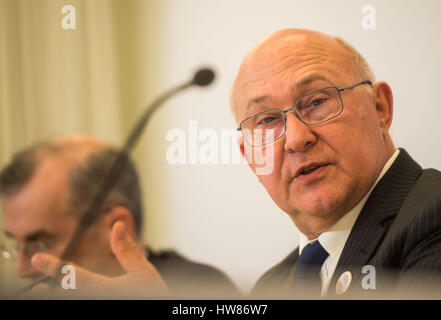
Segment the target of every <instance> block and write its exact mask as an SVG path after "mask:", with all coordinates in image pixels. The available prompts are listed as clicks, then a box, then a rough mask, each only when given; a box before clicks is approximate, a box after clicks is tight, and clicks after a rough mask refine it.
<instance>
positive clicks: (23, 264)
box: [15, 250, 39, 278]
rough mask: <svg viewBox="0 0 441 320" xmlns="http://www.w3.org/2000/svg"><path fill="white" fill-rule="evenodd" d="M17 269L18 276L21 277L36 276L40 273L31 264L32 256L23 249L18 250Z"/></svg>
mask: <svg viewBox="0 0 441 320" xmlns="http://www.w3.org/2000/svg"><path fill="white" fill-rule="evenodd" d="M15 270H16V273H17V276H18V277H20V278H34V277H36V276H38V275H39V273H38V272H37V271H36V270H35V269H34V268H33V266H32V264H31V258H30V257H28V256H27V255H26V253H24V252H23V251H22V250H20V251H18V252H17V261H16V266H15Z"/></svg>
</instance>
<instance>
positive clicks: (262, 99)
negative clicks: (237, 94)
mask: <svg viewBox="0 0 441 320" xmlns="http://www.w3.org/2000/svg"><path fill="white" fill-rule="evenodd" d="M268 98H269V96H260V97H256V98H253V99H250V101H248V104H247V107H246V108H245V112H246V111H248V109H249V108H250V107H251V106H252V105H253V104H259V103H262V102H265V100H267V99H268Z"/></svg>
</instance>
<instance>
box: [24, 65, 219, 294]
mask: <svg viewBox="0 0 441 320" xmlns="http://www.w3.org/2000/svg"><path fill="white" fill-rule="evenodd" d="M214 78H215V73H214V71H213V70H212V69H210V68H202V69H199V70H198V71H197V72H196V73H195V74H194V76H193V78H192V79H191V80H190V81H187V82H185V83H183V84H181V85H178V86H176V87H174V88H172V89H170V90H168V91H166V92H165V93H163V94H162V95H160V96H159V97H158V98H157V99H156V100H154V101H153V102H152V103H151V104H150V105H149V106H147V107H146V109H145V111H144V112H143V113H142V114H141V117H140V118H139V120H138V121H137V122H136V124H135V126H134V127H133V129H132V130H131V132H130V134H129V136H128V138H127V139H126V142H125V143H124V145H123V147H122V148H121V151H120V152H119V154H118V156H117V157H116V159H115V162H114V163H113V165H112V167H111V168H110V170H109V172H108V173H107V175H106V176H105V178H104V179H103V181H102V184H101V186H100V188H99V190H98V192H97V194H96V196H95V198H94V200H93V201H92V202H91V204H90V206H89V207H88V209H87V210H86V211H85V213H84V214H83V215H82V216H81V219H80V221H79V224H78V226H77V228H76V229H75V233H74V235H73V236H72V239H71V240H70V242H69V243H68V245H67V246H66V248H65V250H64V251H63V253H62V255H61V256H60V259H61V260H67V259H68V258H69V256H70V255H71V254H72V253H73V251H74V249H75V247H76V245H77V244H78V241H79V239H80V238H81V236H82V235H83V234H84V232H85V231H86V230H87V229H88V228H89V226H91V225H92V224H93V222H94V221H95V220H96V219H97V218H98V216H99V215H100V210H99V209H100V207H101V205H102V204H103V203H104V201H105V200H106V198H107V196H108V195H109V193H110V191H112V188H113V187H114V186H115V183H116V182H117V180H118V178H119V176H120V173H121V172H122V169H123V168H124V166H125V165H126V164H127V162H128V159H129V158H128V155H129V154H130V151H131V150H132V148H133V147H134V146H135V144H136V143H137V142H138V140H139V138H140V136H141V134H142V132H143V131H144V128H145V126H146V125H147V122H148V121H149V119H150V118H151V116H152V115H153V114H154V113H155V111H156V110H158V108H159V107H160V106H161V105H163V104H164V102H166V101H167V100H168V99H170V98H171V97H173V96H175V95H176V94H178V93H180V92H181V91H184V90H185V89H187V88H190V87H193V86H198V87H205V86H208V85H210V84H211V83H212V82H213V80H214ZM61 267H62V266H59V267H58V269H59V270H58V273H60V270H61ZM51 280H52V281H53V279H52V278H51V277H49V276H43V277H42V278H40V279H38V280H36V281H35V282H33V283H31V284H30V285H27V286H26V287H24V288H22V289H21V290H20V291H18V294H21V293H24V292H26V291H28V290H30V289H32V288H33V287H34V286H35V285H37V284H39V283H42V282H50V281H51Z"/></svg>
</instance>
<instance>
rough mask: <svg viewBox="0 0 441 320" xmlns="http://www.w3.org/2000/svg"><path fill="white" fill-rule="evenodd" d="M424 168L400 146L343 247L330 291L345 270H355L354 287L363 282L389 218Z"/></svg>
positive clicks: (333, 290) (395, 211)
mask: <svg viewBox="0 0 441 320" xmlns="http://www.w3.org/2000/svg"><path fill="white" fill-rule="evenodd" d="M421 171H422V169H421V167H420V166H419V165H418V164H417V163H416V162H415V161H414V160H413V159H412V158H411V157H410V156H409V154H408V153H407V152H406V151H405V150H404V149H400V154H399V155H398V157H397V159H396V160H395V161H394V163H393V164H392V166H391V167H390V169H389V170H388V171H387V172H386V174H385V175H384V176H383V178H382V179H381V180H380V181H379V182H378V184H377V185H376V187H375V188H374V190H373V191H372V193H371V195H370V196H369V198H368V200H367V201H366V204H365V205H364V207H363V209H362V211H361V212H360V215H359V217H358V219H357V221H356V222H355V224H354V227H353V228H352V231H351V233H350V235H349V237H348V240H347V241H346V245H345V247H344V248H343V251H342V254H341V256H340V259H339V261H338V264H337V267H336V269H335V272H334V275H333V278H332V281H331V284H330V286H329V290H328V293H330V294H332V293H334V292H335V287H336V283H337V280H338V278H339V277H340V275H341V274H342V273H343V272H345V271H351V273H352V282H351V287H354V286H357V287H359V286H360V285H361V281H360V279H361V276H362V274H361V268H362V267H363V266H364V265H366V264H368V261H369V259H370V258H371V257H372V256H373V255H374V253H375V251H376V249H377V247H378V246H379V244H380V243H381V240H382V239H383V237H384V236H385V234H386V232H387V230H388V227H387V226H389V225H390V224H386V223H385V222H386V221H388V220H389V219H393V218H394V217H395V216H396V215H397V214H398V212H399V210H400V208H401V205H402V203H403V201H404V199H405V198H406V196H407V194H408V193H409V191H410V189H411V188H412V185H413V184H414V182H415V180H416V179H417V178H418V176H419V175H420V174H421ZM354 284H355V285H354Z"/></svg>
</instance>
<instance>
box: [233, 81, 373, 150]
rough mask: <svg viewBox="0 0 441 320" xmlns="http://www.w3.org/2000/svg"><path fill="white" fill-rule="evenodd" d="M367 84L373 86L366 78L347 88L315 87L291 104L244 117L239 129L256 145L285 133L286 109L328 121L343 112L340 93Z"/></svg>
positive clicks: (304, 118) (306, 118) (316, 121)
mask: <svg viewBox="0 0 441 320" xmlns="http://www.w3.org/2000/svg"><path fill="white" fill-rule="evenodd" d="M364 84H368V85H370V86H372V82H370V81H369V80H365V81H362V82H359V83H356V84H354V85H352V86H350V87H346V88H337V87H326V88H322V89H318V90H314V91H312V92H310V93H308V94H306V95H304V96H302V97H301V98H299V99H297V100H296V102H295V103H294V106H293V107H292V108H289V109H287V110H280V109H274V110H268V111H263V112H259V113H257V114H255V115H252V116H250V117H248V118H246V119H244V120H243V121H242V122H241V123H240V125H239V128H237V130H238V131H241V132H242V134H243V136H244V138H245V141H246V142H247V143H248V144H249V145H251V146H253V147H261V146H264V145H267V144H270V143H273V142H274V141H276V140H278V139H280V138H281V137H282V136H283V135H284V134H285V133H286V113H288V112H290V111H294V113H295V114H296V115H297V118H299V119H300V120H301V121H302V122H303V123H305V124H307V125H315V124H320V123H323V122H325V121H329V120H331V119H333V118H335V117H337V116H338V115H339V114H341V113H342V112H343V101H342V99H341V94H340V93H341V92H342V91H344V90H352V89H354V88H355V87H358V86H360V85H364Z"/></svg>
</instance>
